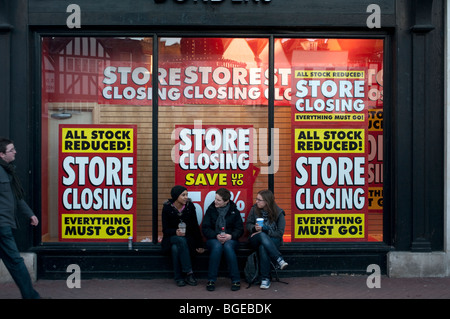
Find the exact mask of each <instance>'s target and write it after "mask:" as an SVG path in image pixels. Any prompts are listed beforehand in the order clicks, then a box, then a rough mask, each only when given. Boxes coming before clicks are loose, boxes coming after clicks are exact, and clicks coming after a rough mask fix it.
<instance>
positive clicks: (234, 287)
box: [231, 281, 241, 291]
mask: <svg viewBox="0 0 450 319" xmlns="http://www.w3.org/2000/svg"><path fill="white" fill-rule="evenodd" d="M239 289H241V283H240V282H239V281H235V282H233V283H232V284H231V291H238V290H239Z"/></svg>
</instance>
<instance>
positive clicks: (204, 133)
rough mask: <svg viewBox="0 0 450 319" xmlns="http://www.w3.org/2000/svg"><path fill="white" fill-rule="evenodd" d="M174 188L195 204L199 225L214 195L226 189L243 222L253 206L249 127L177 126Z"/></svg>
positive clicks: (250, 128)
mask: <svg viewBox="0 0 450 319" xmlns="http://www.w3.org/2000/svg"><path fill="white" fill-rule="evenodd" d="M175 132H176V134H175V136H176V140H175V158H174V161H175V184H177V185H183V186H185V187H186V188H187V189H188V191H189V197H190V198H191V199H192V201H193V202H194V203H195V204H196V208H197V215H199V216H198V217H199V218H198V220H199V223H200V222H201V220H202V217H203V214H204V212H205V211H206V209H207V208H208V206H209V204H210V203H212V202H213V201H214V196H215V191H216V190H217V189H219V188H222V187H224V188H227V189H228V190H230V192H231V193H232V198H231V200H233V201H234V202H235V203H236V205H237V208H238V209H239V210H240V211H241V216H242V217H243V220H244V221H245V220H246V216H247V214H248V212H249V211H250V208H251V206H252V204H253V183H254V181H255V178H256V176H257V174H258V170H257V169H256V168H255V167H254V166H253V156H252V155H253V127H252V126H250V125H242V126H236V125H214V126H212V125H202V126H197V125H190V126H185V125H177V126H176V127H175Z"/></svg>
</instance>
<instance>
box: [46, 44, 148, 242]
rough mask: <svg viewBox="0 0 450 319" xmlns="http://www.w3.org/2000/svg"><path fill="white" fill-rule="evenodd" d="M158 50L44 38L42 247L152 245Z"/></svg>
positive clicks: (144, 46)
mask: <svg viewBox="0 0 450 319" xmlns="http://www.w3.org/2000/svg"><path fill="white" fill-rule="evenodd" d="M152 48H153V44H152V39H151V38H95V37H44V38H43V39H42V223H41V227H42V241H43V242H55V241H75V242H87V241H124V240H128V238H129V237H130V236H134V238H133V240H134V241H142V240H144V241H147V240H148V241H150V240H151V229H152V218H151V210H152V209H151V202H152V183H151V177H152V137H151V136H152V135H151V131H152V101H151V77H152V57H153V52H152ZM149 88H150V89H149ZM61 132H63V133H62V134H61V135H60V133H61ZM57 168H58V169H57Z"/></svg>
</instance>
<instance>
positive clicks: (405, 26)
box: [0, 0, 445, 278]
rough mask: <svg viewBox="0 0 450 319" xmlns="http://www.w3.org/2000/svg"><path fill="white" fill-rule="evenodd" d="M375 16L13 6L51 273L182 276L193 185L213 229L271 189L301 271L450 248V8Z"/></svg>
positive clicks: (0, 24)
mask: <svg viewBox="0 0 450 319" xmlns="http://www.w3.org/2000/svg"><path fill="white" fill-rule="evenodd" d="M371 2H372V1H313V0H305V1H299V0H283V1H281V0H245V1H244V0H239V1H238V0H215V1H213V0H210V1H206V0H204V1H200V0H198V1H197V0H185V1H175V0H166V1H164V0H160V1H157V0H137V1H136V0H135V1H120V2H112V1H103V0H99V1H95V2H92V1H85V0H80V1H77V3H76V4H71V3H70V2H67V1H49V0H48V1H47V0H40V1H35V0H17V1H14V2H9V1H6V0H4V1H0V9H1V10H0V12H1V13H0V41H1V45H0V58H1V59H2V61H3V63H2V64H1V66H0V69H1V71H2V72H1V74H2V77H1V78H0V81H1V85H0V90H1V94H0V95H1V97H0V107H1V109H2V112H3V114H4V116H3V117H2V118H1V120H0V121H1V125H0V130H1V135H5V136H9V137H10V138H12V139H13V140H14V142H15V145H16V147H17V148H19V150H20V152H19V154H18V159H17V164H18V167H19V170H20V174H21V178H22V180H23V183H24V186H25V188H26V193H27V194H28V195H27V196H28V202H29V203H30V205H31V206H32V207H33V209H34V211H35V212H36V214H37V215H38V217H39V219H40V221H41V223H40V226H39V228H38V229H33V230H32V229H28V226H27V225H26V224H24V225H23V227H22V232H20V233H18V234H17V240H18V242H19V246H20V248H21V250H23V251H30V252H33V253H35V254H36V255H37V270H38V278H66V277H67V275H68V274H67V267H68V266H69V265H72V264H77V265H79V266H80V269H81V271H82V274H83V277H84V278H88V277H108V278H109V277H110V278H123V277H128V278H142V277H161V276H170V274H171V271H170V270H171V266H170V261H169V260H168V258H167V257H165V256H163V255H162V254H161V252H160V242H161V237H162V229H161V209H162V205H163V203H164V202H165V201H166V200H167V199H168V198H170V189H171V188H172V186H174V185H184V186H185V187H186V188H188V191H189V197H190V198H191V200H192V201H193V203H194V204H195V207H196V212H197V219H198V222H199V224H201V221H202V218H203V214H204V212H205V209H206V207H208V205H209V204H210V203H211V202H212V200H213V199H214V194H215V190H217V189H218V188H220V187H226V188H228V189H229V190H230V191H231V193H232V199H233V201H234V202H235V203H236V205H237V207H238V208H239V210H240V211H241V216H242V219H243V221H244V222H245V220H246V217H247V215H248V212H249V210H250V208H251V206H252V205H253V204H254V202H255V197H256V193H257V192H258V191H259V190H262V189H271V190H272V191H273V192H274V194H275V198H276V201H277V203H278V205H279V206H280V207H282V208H283V209H284V210H285V212H286V230H285V234H284V237H283V241H284V244H283V247H282V250H283V254H284V255H285V256H286V260H287V261H288V262H289V264H290V267H289V270H287V271H286V272H285V273H284V274H285V275H287V276H309V275H322V274H332V273H361V274H365V273H366V272H367V269H368V266H369V265H374V264H375V265H378V266H379V267H380V269H381V272H382V273H387V268H388V266H387V265H388V258H389V257H388V255H389V253H392V252H424V253H430V252H438V251H442V250H443V247H444V229H443V226H442V223H443V219H444V208H443V202H444V192H443V188H444V186H443V179H442V176H443V172H444V163H443V154H444V151H443V150H444V136H443V128H444V116H443V115H444V55H443V53H442V52H443V47H444V37H443V30H444V12H445V10H444V7H445V2H444V1H441V0H434V1H419V0H415V1H406V0H398V1H395V0H383V1H378V3H377V4H372V3H371ZM24 229H25V230H27V231H23V230H24ZM248 252H249V250H248V248H247V245H246V237H245V235H244V237H243V238H241V249H240V252H239V256H240V262H241V264H243V262H244V259H245V256H246V255H248ZM206 265H207V257H201V258H199V260H198V267H199V269H200V273H201V272H202V271H203V272H204V271H206Z"/></svg>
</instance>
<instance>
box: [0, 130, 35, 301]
mask: <svg viewBox="0 0 450 319" xmlns="http://www.w3.org/2000/svg"><path fill="white" fill-rule="evenodd" d="M15 158H16V149H15V147H14V144H13V141H11V140H9V139H6V138H0V258H1V259H2V260H3V263H4V264H5V266H6V268H7V269H8V271H9V273H10V274H11V277H12V278H13V279H14V282H15V283H16V285H17V286H18V287H19V289H20V293H21V295H22V298H24V299H39V298H40V296H39V293H38V292H37V291H36V290H34V288H33V284H32V282H31V277H30V274H29V273H28V270H27V268H26V266H25V263H24V261H23V258H22V257H21V256H20V253H19V249H18V248H17V245H16V242H15V240H14V237H13V233H12V230H13V229H17V227H18V225H19V223H18V215H19V214H20V215H23V216H25V217H27V218H29V219H30V223H31V225H32V226H37V225H38V223H39V220H38V218H37V217H36V216H35V215H34V213H33V211H32V210H31V208H30V207H29V206H28V205H27V203H26V202H25V200H24V192H23V189H22V186H21V184H20V181H19V178H18V176H17V175H16V167H15V165H14V164H13V162H14V160H15Z"/></svg>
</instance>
